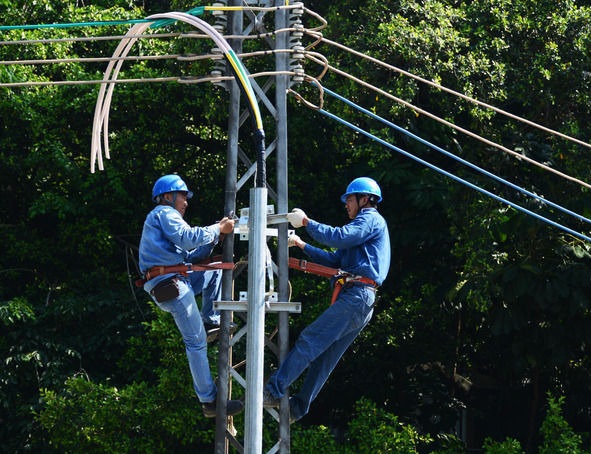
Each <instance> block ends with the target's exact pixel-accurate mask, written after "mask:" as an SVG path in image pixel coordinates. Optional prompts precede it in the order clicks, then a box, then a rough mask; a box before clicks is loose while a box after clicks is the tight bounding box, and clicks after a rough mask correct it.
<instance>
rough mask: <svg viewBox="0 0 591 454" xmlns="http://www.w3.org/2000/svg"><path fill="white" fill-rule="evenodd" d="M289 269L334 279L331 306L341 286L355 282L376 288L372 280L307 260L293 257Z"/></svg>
mask: <svg viewBox="0 0 591 454" xmlns="http://www.w3.org/2000/svg"><path fill="white" fill-rule="evenodd" d="M289 267H290V268H293V269H296V270H300V271H304V272H306V273H312V274H317V275H319V276H324V277H328V278H333V277H334V278H336V280H335V283H334V287H333V291H332V297H331V298H330V304H333V303H334V302H335V301H336V299H337V298H338V296H339V293H340V292H341V289H342V288H343V285H346V284H349V283H350V284H354V283H355V282H360V283H362V284H365V285H368V286H371V287H373V288H374V289H375V288H377V287H378V284H377V283H376V282H375V281H374V280H373V279H369V278H367V277H362V276H353V275H352V274H349V273H344V272H343V271H341V270H339V269H337V268H331V267H329V266H324V265H319V264H317V263H311V262H308V261H307V260H303V259H296V258H295V257H290V258H289Z"/></svg>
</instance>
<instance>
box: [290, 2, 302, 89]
mask: <svg viewBox="0 0 591 454" xmlns="http://www.w3.org/2000/svg"><path fill="white" fill-rule="evenodd" d="M294 5H295V6H296V8H294V9H291V10H290V13H289V28H290V30H291V31H290V33H289V39H288V42H289V48H290V50H291V51H292V53H291V54H290V56H289V69H290V71H291V72H293V73H294V74H295V75H294V76H292V78H291V82H292V84H300V83H302V82H303V81H304V74H305V72H304V67H303V66H302V61H303V59H304V51H305V48H304V46H303V45H302V38H303V36H304V25H303V24H302V18H301V16H302V14H304V8H303V5H304V4H303V3H295V4H294Z"/></svg>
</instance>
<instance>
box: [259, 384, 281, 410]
mask: <svg viewBox="0 0 591 454" xmlns="http://www.w3.org/2000/svg"><path fill="white" fill-rule="evenodd" d="M279 402H280V399H278V398H277V397H275V396H274V395H273V394H271V391H269V390H268V389H267V388H265V389H263V408H277V407H279Z"/></svg>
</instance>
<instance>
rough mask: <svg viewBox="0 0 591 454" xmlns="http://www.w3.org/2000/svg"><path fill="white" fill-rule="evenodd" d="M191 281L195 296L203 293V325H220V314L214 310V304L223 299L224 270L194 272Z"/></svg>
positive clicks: (190, 275)
mask: <svg viewBox="0 0 591 454" xmlns="http://www.w3.org/2000/svg"><path fill="white" fill-rule="evenodd" d="M189 279H190V281H191V287H193V291H194V293H195V295H199V294H200V293H201V319H202V320H203V323H209V324H211V325H219V324H220V313H219V311H214V310H213V302H214V301H220V300H221V298H222V270H207V271H193V272H192V273H190V274H189Z"/></svg>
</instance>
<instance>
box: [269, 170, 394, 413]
mask: <svg viewBox="0 0 591 454" xmlns="http://www.w3.org/2000/svg"><path fill="white" fill-rule="evenodd" d="M341 201H342V202H343V203H344V204H345V209H346V211H347V214H348V216H349V219H350V222H349V223H348V224H346V225H344V226H342V227H332V226H329V225H326V224H321V223H320V222H317V221H314V220H312V219H310V218H308V216H307V215H306V213H305V212H304V211H303V210H301V209H299V208H295V209H294V210H293V211H292V212H291V213H289V214H288V215H287V218H288V220H289V222H290V223H291V225H292V226H293V227H294V228H300V227H305V229H306V232H307V233H308V235H309V236H310V237H311V238H313V239H314V240H315V241H317V242H319V243H322V244H324V245H325V246H327V247H328V248H330V250H324V249H321V248H318V247H315V246H312V245H310V244H307V243H306V242H305V241H303V240H302V239H301V238H300V237H299V236H298V235H295V234H294V235H291V236H290V237H289V239H288V245H289V246H290V247H292V246H297V247H299V248H300V249H301V250H302V251H304V253H305V254H306V255H308V256H309V257H310V260H311V261H313V262H316V263H318V264H320V265H324V266H327V267H331V268H335V269H338V270H340V271H341V272H340V273H339V274H337V275H335V276H334V278H333V279H332V283H333V295H332V296H333V298H332V302H331V305H330V306H329V307H328V308H327V309H326V310H325V311H324V312H323V313H322V314H320V316H319V317H318V318H316V320H314V321H313V322H312V323H311V324H310V325H308V326H307V327H306V328H305V329H304V330H303V331H302V332H301V333H300V335H299V337H298V339H297V340H296V342H295V345H294V347H293V348H292V350H291V351H290V352H289V353H288V354H287V356H286V357H285V360H284V361H283V362H282V363H281V365H280V367H279V369H277V371H275V372H274V373H273V374H272V375H271V377H270V378H269V380H268V382H267V384H266V385H265V388H264V390H263V406H265V407H276V406H279V401H280V399H281V398H282V397H284V396H285V395H286V393H287V391H288V388H289V386H290V385H291V384H292V383H293V382H295V381H296V380H297V379H298V378H299V377H300V375H301V374H302V373H303V372H304V371H305V370H306V369H307V370H308V371H307V373H306V376H305V378H304V381H303V384H302V386H301V388H300V390H299V391H298V392H297V393H295V394H293V395H292V396H291V397H290V399H289V407H290V421H292V422H293V421H297V420H298V419H300V418H301V417H303V416H304V415H305V414H307V413H308V411H309V409H310V404H311V402H312V401H313V400H314V399H315V398H316V396H317V395H318V393H319V392H320V390H321V389H322V387H323V386H324V384H325V383H326V380H327V379H328V376H329V375H330V373H331V372H332V371H333V369H334V368H335V366H336V365H337V363H338V362H339V360H340V358H341V357H342V356H343V354H344V353H345V351H346V350H347V348H349V346H350V345H351V344H352V342H353V341H354V340H355V338H356V337H357V336H358V335H359V333H360V332H361V330H362V329H363V328H364V327H365V326H366V325H367V323H369V320H370V319H371V317H372V314H373V306H374V303H375V298H376V292H377V289H378V287H379V286H380V285H382V283H383V282H384V279H385V278H386V276H387V274H388V270H389V268H390V237H389V233H388V226H387V224H386V221H385V220H384V218H383V217H382V216H381V215H380V213H379V212H378V210H377V205H378V203H380V202H381V201H382V191H381V189H380V187H379V185H378V184H377V183H376V182H375V181H374V180H373V179H371V178H368V177H361V178H356V179H354V180H353V181H352V182H351V183H350V184H349V185H348V186H347V190H346V191H345V193H344V194H343V195H342V196H341Z"/></svg>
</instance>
